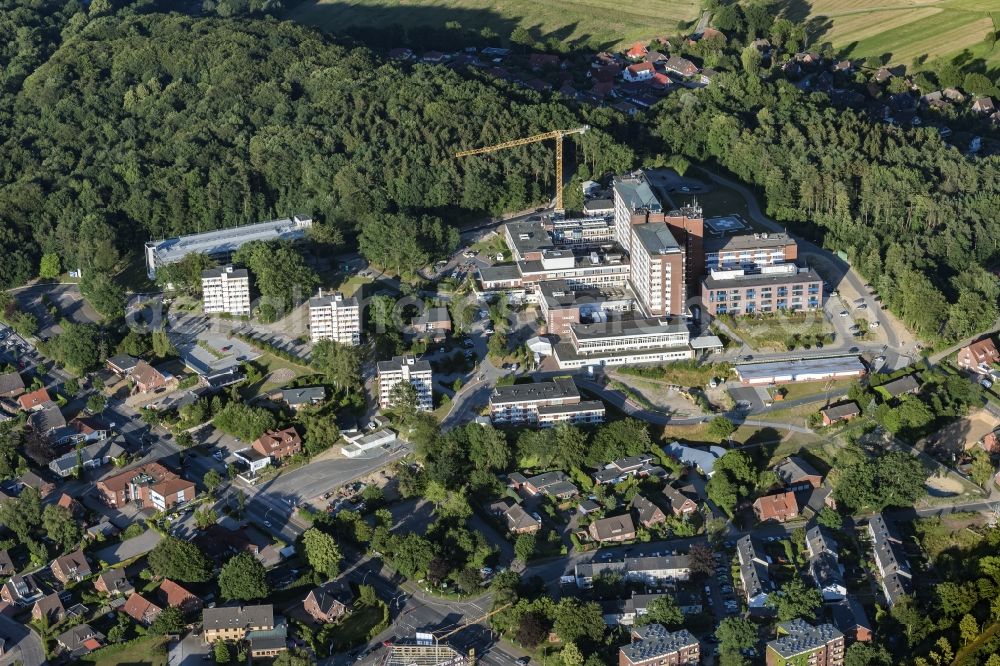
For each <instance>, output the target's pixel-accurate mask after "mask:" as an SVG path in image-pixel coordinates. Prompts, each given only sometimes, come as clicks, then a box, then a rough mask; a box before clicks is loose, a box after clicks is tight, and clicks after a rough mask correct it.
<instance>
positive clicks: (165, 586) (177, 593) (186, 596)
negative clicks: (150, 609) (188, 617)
mask: <svg viewBox="0 0 1000 666" xmlns="http://www.w3.org/2000/svg"><path fill="white" fill-rule="evenodd" d="M159 596H160V601H161V602H163V603H164V604H166V606H167V607H169V608H179V609H180V610H181V612H182V613H185V614H187V613H193V612H195V611H197V610H201V605H202V604H201V599H199V598H198V597H196V596H195V595H194V594H192V593H191V592H188V591H187V590H186V589H184V588H183V587H181V586H180V585H178V584H177V583H175V582H174V581H172V580H170V579H169V578H164V579H163V582H162V583H161V584H160V592H159Z"/></svg>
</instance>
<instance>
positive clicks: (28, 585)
mask: <svg viewBox="0 0 1000 666" xmlns="http://www.w3.org/2000/svg"><path fill="white" fill-rule="evenodd" d="M41 596H42V591H41V590H40V589H39V588H38V584H37V583H35V579H34V577H33V576H32V575H31V574H25V575H23V576H19V575H17V574H14V575H13V576H11V577H10V578H9V579H8V580H7V582H6V583H4V584H3V585H2V586H0V599H2V600H3V601H5V602H7V603H8V604H12V605H17V606H27V605H28V604H31V603H34V602H35V601H37V600H38V599H39V597H41Z"/></svg>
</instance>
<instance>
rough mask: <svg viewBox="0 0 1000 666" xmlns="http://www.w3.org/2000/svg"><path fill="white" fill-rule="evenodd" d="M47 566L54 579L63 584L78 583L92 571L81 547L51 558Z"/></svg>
mask: <svg viewBox="0 0 1000 666" xmlns="http://www.w3.org/2000/svg"><path fill="white" fill-rule="evenodd" d="M49 568H50V569H51V570H52V575H53V576H54V577H55V579H56V580H58V581H59V582H60V583H62V584H63V585H66V584H67V583H70V582H74V583H79V582H80V581H81V580H83V579H84V578H86V577H87V576H89V575H90V574H91V573H92V571H91V570H90V563H89V562H87V557H86V556H85V555H84V554H83V549H77V550H75V551H73V552H72V553H67V554H66V555H63V556H62V557H57V558H56V559H54V560H52V564H51V565H50V567H49Z"/></svg>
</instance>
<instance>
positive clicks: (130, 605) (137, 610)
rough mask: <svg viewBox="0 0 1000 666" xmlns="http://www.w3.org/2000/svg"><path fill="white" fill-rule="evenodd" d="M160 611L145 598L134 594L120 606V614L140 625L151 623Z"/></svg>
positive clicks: (160, 609)
mask: <svg viewBox="0 0 1000 666" xmlns="http://www.w3.org/2000/svg"><path fill="white" fill-rule="evenodd" d="M162 610H163V609H162V608H160V607H159V606H157V605H156V604H154V603H153V602H152V601H150V600H149V599H147V598H146V597H144V596H142V595H141V594H136V593H133V594H132V596H130V597H129V598H128V601H126V602H125V605H124V606H122V612H123V613H125V614H126V615H128V616H129V617H130V618H132V619H133V620H135V621H136V622H139V623H140V624H146V623H148V622H152V621H153V619H154V618H155V617H156V616H157V615H159V614H160V612H161V611H162Z"/></svg>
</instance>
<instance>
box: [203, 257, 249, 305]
mask: <svg viewBox="0 0 1000 666" xmlns="http://www.w3.org/2000/svg"><path fill="white" fill-rule="evenodd" d="M201 294H202V310H203V311H204V312H205V314H230V315H233V316H234V317H249V316H250V272H249V271H248V270H247V269H245V268H234V267H233V266H232V264H226V265H225V266H219V267H217V268H210V269H209V270H207V271H202V272H201Z"/></svg>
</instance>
